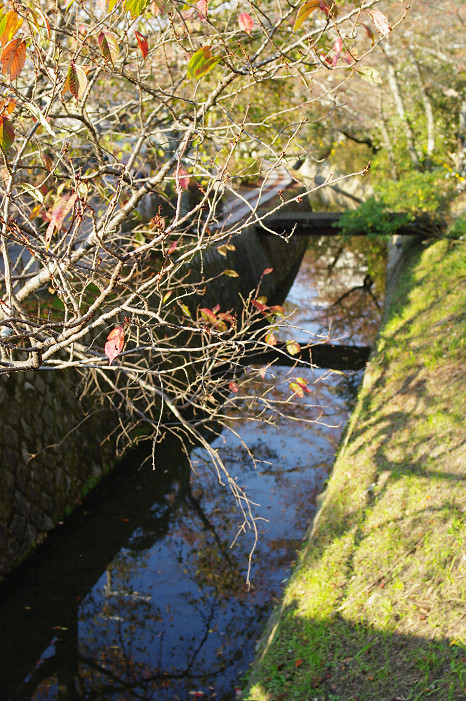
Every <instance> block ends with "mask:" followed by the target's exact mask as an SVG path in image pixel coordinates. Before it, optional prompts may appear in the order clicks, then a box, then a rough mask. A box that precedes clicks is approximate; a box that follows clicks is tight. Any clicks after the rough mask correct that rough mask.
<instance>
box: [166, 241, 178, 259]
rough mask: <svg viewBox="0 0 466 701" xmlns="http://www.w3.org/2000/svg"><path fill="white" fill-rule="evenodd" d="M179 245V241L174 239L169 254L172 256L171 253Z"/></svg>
mask: <svg viewBox="0 0 466 701" xmlns="http://www.w3.org/2000/svg"><path fill="white" fill-rule="evenodd" d="M177 245H178V241H173V243H172V245H171V246H170V248H169V249H168V251H167V256H171V254H172V253H173V252H174V250H175V248H176V247H177Z"/></svg>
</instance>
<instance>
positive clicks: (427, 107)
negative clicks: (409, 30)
mask: <svg viewBox="0 0 466 701" xmlns="http://www.w3.org/2000/svg"><path fill="white" fill-rule="evenodd" d="M412 59H413V66H414V72H415V74H416V78H417V81H418V85H419V91H420V93H421V97H422V103H423V105H424V113H425V115H426V122H427V148H426V154H427V158H428V159H429V161H430V158H431V156H432V154H433V153H434V150H435V121H434V111H433V109H432V102H431V100H430V97H429V95H428V94H427V91H426V88H425V85H424V81H423V80H422V75H421V70H420V68H419V64H418V62H417V61H416V59H415V57H414V56H413V57H412Z"/></svg>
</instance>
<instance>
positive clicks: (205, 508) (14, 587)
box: [0, 239, 384, 701]
mask: <svg viewBox="0 0 466 701" xmlns="http://www.w3.org/2000/svg"><path fill="white" fill-rule="evenodd" d="M383 269H384V254H383V250H382V249H381V248H379V247H377V246H375V244H372V243H371V242H370V241H368V240H363V239H359V240H357V241H356V240H355V241H353V242H352V243H351V245H350V244H344V245H343V244H340V243H338V241H336V240H335V239H333V240H331V241H330V240H328V239H327V240H324V239H320V240H317V241H315V242H314V243H313V244H312V246H310V247H309V249H308V252H307V253H306V256H305V258H304V261H303V264H302V266H301V270H300V272H299V274H298V276H297V278H296V281H295V283H294V285H293V287H292V289H291V291H290V294H289V296H288V300H287V302H286V310H287V312H291V311H293V310H295V316H294V317H293V322H292V323H293V326H294V327H295V328H294V329H293V330H292V331H291V333H292V334H293V335H294V336H295V338H296V340H308V337H306V338H305V339H303V336H302V334H303V333H304V332H306V333H312V334H314V335H315V338H316V340H317V341H319V340H322V338H324V337H327V334H328V333H329V329H330V337H331V338H332V339H333V340H334V342H335V343H337V342H338V343H353V344H370V343H371V342H372V341H373V338H374V335H375V333H376V329H377V326H378V323H379V313H380V308H379V307H380V305H381V288H382V283H381V282H380V279H379V278H378V277H377V273H378V272H380V271H383ZM368 275H370V276H371V279H369V278H368ZM372 280H375V283H374V284H372ZM300 329H301V330H300ZM288 337H289V335H288ZM296 375H299V376H300V377H304V378H305V379H306V381H307V383H308V387H309V388H311V393H310V394H306V395H305V396H304V397H303V399H302V402H303V411H304V407H305V408H307V410H309V408H310V407H311V412H312V411H314V412H315V417H316V419H318V422H317V423H314V424H311V425H308V426H307V427H306V428H305V429H303V425H302V424H301V423H300V422H299V420H297V419H299V409H298V412H297V413H296V415H295V416H294V417H291V418H290V419H288V420H281V421H280V422H279V423H275V424H268V425H261V424H258V423H255V422H252V421H246V420H242V419H241V418H240V417H238V416H236V417H234V418H235V429H236V430H237V432H238V436H237V437H235V436H234V435H233V434H231V433H230V434H228V435H227V434H225V435H221V436H219V437H218V438H217V439H216V443H215V447H216V448H218V450H219V451H220V452H221V453H222V456H223V459H224V461H225V463H226V464H227V466H228V468H229V470H230V471H231V473H232V474H233V475H235V476H237V477H238V478H239V480H240V484H241V486H242V487H243V488H244V489H245V490H246V492H247V494H248V495H249V496H250V498H251V499H252V500H253V501H254V502H255V503H256V504H257V506H255V507H254V509H255V514H256V516H258V517H260V518H261V519H263V520H260V521H258V523H259V530H260V533H259V535H260V537H259V542H258V544H257V547H256V549H255V552H254V555H253V559H252V569H251V573H250V577H251V583H252V586H251V588H250V589H249V590H248V588H247V586H246V573H247V569H248V556H249V552H250V549H251V546H252V543H253V541H252V536H251V534H250V533H243V534H240V535H239V536H238V537H237V538H236V536H237V531H238V524H240V523H241V519H240V518H239V514H238V513H237V512H236V510H235V505H234V501H233V499H232V497H231V494H230V493H229V492H228V490H226V489H225V488H223V487H221V486H220V485H219V484H218V481H217V479H216V476H215V472H214V471H213V469H212V467H211V465H210V462H209V460H208V456H207V454H206V453H204V452H203V451H202V450H200V449H196V450H195V451H194V453H193V454H192V455H191V459H192V461H193V462H194V465H195V473H193V472H192V471H191V470H190V469H189V467H188V464H187V458H186V456H184V454H183V452H182V451H181V450H180V449H179V447H178V446H176V445H173V444H168V443H167V444H163V445H162V447H161V449H160V451H159V453H158V455H157V464H156V470H155V472H154V471H153V470H152V467H151V466H150V465H149V464H145V465H143V467H141V457H140V456H139V455H138V456H133V457H132V458H131V460H129V461H127V463H126V464H125V465H123V466H122V467H121V469H119V470H117V471H116V473H115V474H114V475H112V476H111V477H110V478H109V479H107V480H105V481H104V483H103V484H102V486H101V488H100V489H99V493H98V496H96V497H95V498H91V499H89V500H86V502H85V503H84V504H83V505H82V507H81V508H80V509H79V510H78V511H77V512H76V513H75V514H73V515H72V516H71V517H70V518H69V520H68V521H67V522H66V523H65V524H64V525H63V526H61V527H59V528H58V529H56V530H55V532H54V533H53V534H52V535H51V537H50V538H49V539H48V543H47V545H46V547H44V548H42V549H41V550H40V551H39V553H38V554H37V555H36V556H35V557H34V558H33V559H32V560H31V561H30V562H29V563H27V565H26V566H24V567H23V568H22V569H21V570H20V571H19V572H18V573H17V574H16V575H15V576H14V577H12V578H11V579H10V580H9V581H8V582H7V583H6V585H5V587H4V589H3V591H2V592H1V599H0V620H1V629H0V680H1V684H0V689H1V698H2V699H5V700H7V699H8V700H10V699H11V701H17V700H20V699H21V700H23V701H25V700H29V699H34V700H37V701H39V700H44V701H45V700H51V699H91V700H97V699H102V700H104V699H111V700H112V701H114V700H115V701H116V700H117V699H121V700H124V701H128V700H132V699H147V700H157V701H158V700H162V701H165V700H170V701H175V700H180V701H188V699H195V698H201V699H216V701H222V700H223V701H227V700H228V701H230V700H233V699H235V698H240V697H241V695H240V692H239V689H238V688H239V687H240V686H241V683H242V682H241V679H242V677H243V675H244V674H245V673H246V672H247V670H248V667H249V665H250V663H251V661H252V659H253V656H254V650H255V644H256V641H257V639H258V637H259V636H260V634H261V630H262V628H263V626H264V624H265V621H266V619H267V617H268V615H269V614H270V612H271V609H272V608H273V606H274V605H275V604H276V603H277V602H278V600H279V597H280V593H281V590H282V587H283V582H284V581H286V579H287V577H288V576H289V574H290V571H291V568H292V565H293V562H294V559H295V557H296V552H297V550H298V549H299V547H300V543H301V541H302V539H303V537H304V535H305V533H306V530H307V528H308V526H309V524H310V522H311V520H312V518H313V515H314V513H315V508H316V506H315V504H316V497H317V495H318V494H319V492H320V491H321V490H322V488H323V485H324V482H325V480H326V478H327V476H328V474H329V470H330V469H331V466H332V462H333V458H334V454H335V451H336V448H337V446H338V442H339V440H340V437H341V434H342V431H343V429H344V425H345V422H346V419H347V417H348V415H349V412H350V411H351V409H352V406H353V404H354V400H355V397H356V392H357V386H358V384H359V382H360V380H361V377H362V373H361V372H359V373H353V372H339V373H335V372H331V371H328V370H311V369H299V370H297V369H293V368H279V367H276V366H274V367H273V368H272V369H269V370H267V371H266V372H265V376H264V378H263V379H264V381H266V382H267V381H269V382H271V383H272V382H273V383H274V386H277V385H278V389H275V390H274V392H283V393H284V394H283V397H284V398H286V397H288V396H289V394H290V388H289V382H290V377H293V376H296ZM248 391H249V392H250V393H253V392H254V386H253V384H251V386H250V387H249V390H248ZM246 446H247V447H246ZM233 541H235V544H234V546H233V547H230V546H231V544H232V542H233Z"/></svg>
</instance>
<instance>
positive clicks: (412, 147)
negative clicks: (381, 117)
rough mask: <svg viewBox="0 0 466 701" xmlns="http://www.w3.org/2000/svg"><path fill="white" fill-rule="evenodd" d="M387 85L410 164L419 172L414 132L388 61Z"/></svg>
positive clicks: (396, 77) (393, 67)
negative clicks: (404, 139) (401, 127)
mask: <svg viewBox="0 0 466 701" xmlns="http://www.w3.org/2000/svg"><path fill="white" fill-rule="evenodd" d="M388 84H389V86H390V90H391V92H392V95H393V99H394V101H395V105H396V109H397V112H398V116H399V117H400V120H401V122H402V123H403V125H404V129H405V136H406V141H407V144H408V151H409V155H410V158H411V162H412V164H413V166H414V167H415V168H416V170H419V165H420V164H419V156H418V153H417V150H416V140H415V137H414V132H413V130H412V128H411V124H410V121H409V118H408V115H407V114H406V109H405V106H404V102H403V96H402V94H401V89H400V84H399V82H398V76H397V74H396V71H395V66H394V65H393V63H392V61H391V60H390V59H388Z"/></svg>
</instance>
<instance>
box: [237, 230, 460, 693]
mask: <svg viewBox="0 0 466 701" xmlns="http://www.w3.org/2000/svg"><path fill="white" fill-rule="evenodd" d="M464 251H465V244H464V243H462V242H460V241H457V242H449V241H440V242H436V243H434V244H432V245H429V246H427V247H425V246H424V247H422V248H421V249H419V248H416V249H415V250H412V251H411V253H410V254H409V256H408V260H407V261H406V263H405V265H404V271H403V273H402V275H401V278H400V280H399V282H398V284H397V287H396V292H395V295H394V298H393V300H392V302H391V304H390V307H389V309H388V310H387V315H386V321H385V325H384V327H383V329H382V331H381V333H380V336H379V340H378V346H377V352H376V354H375V357H374V358H373V359H372V361H371V363H370V364H369V366H368V369H367V372H366V376H365V380H364V386H363V388H362V389H361V392H360V396H359V400H358V404H357V407H356V410H355V411H354V414H353V416H352V418H351V421H350V424H349V427H348V431H347V434H346V440H345V442H344V443H343V444H342V446H341V448H340V452H339V455H338V458H337V460H336V463H335V467H334V471H333V473H332V476H331V479H330V481H329V483H328V488H327V491H326V493H325V494H324V495H323V501H322V507H321V510H320V512H319V514H318V517H317V519H316V521H315V523H314V526H313V529H312V532H311V533H310V535H309V537H308V538H307V540H306V541H305V543H304V547H303V550H302V552H301V555H300V559H299V563H298V565H297V567H296V569H295V571H294V573H293V575H292V577H291V579H290V581H289V583H288V586H287V587H286V590H285V593H284V596H283V602H282V606H281V608H280V610H279V611H278V612H277V614H276V616H275V621H274V620H273V619H272V620H271V622H270V623H269V630H268V635H267V636H265V637H264V641H263V647H262V651H261V652H260V653H259V655H258V658H257V660H256V663H255V665H254V668H253V670H252V674H251V678H250V681H251V686H250V688H249V690H248V692H247V693H246V694H245V698H247V699H248V700H249V701H252V700H254V701H292V700H297V701H307V700H308V699H309V700H310V701H314V700H316V701H323V700H326V701H327V700H331V699H339V700H345V701H346V700H348V701H349V700H350V699H358V700H359V701H369V700H370V701H385V700H387V701H393V700H395V699H400V700H401V699H403V700H405V699H406V700H408V699H409V700H414V699H436V700H437V701H447V700H448V699H454V700H457V699H465V698H466V648H465V643H466V591H465V588H466V548H465V541H466V538H465V534H466V523H465V518H464V513H465V512H464V507H465V503H466V490H465V486H466V485H465V471H464V467H465V462H466V460H465V448H464V440H465V429H464V408H465V395H466V384H465V382H464V372H463V364H464V360H465V352H464V351H465V327H466V318H465V310H466V289H465V288H466V285H465V276H466V275H465V274H466V271H465V267H466V259H465V255H464Z"/></svg>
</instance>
